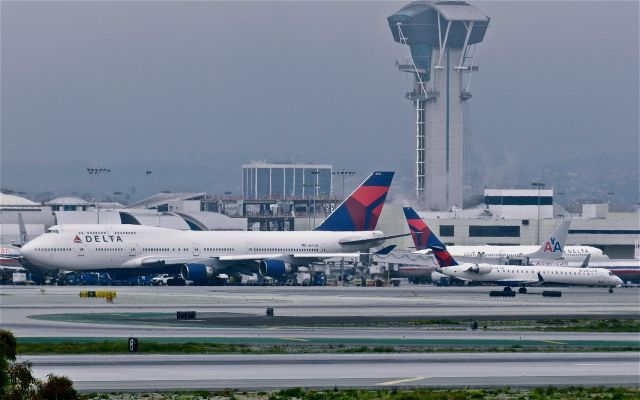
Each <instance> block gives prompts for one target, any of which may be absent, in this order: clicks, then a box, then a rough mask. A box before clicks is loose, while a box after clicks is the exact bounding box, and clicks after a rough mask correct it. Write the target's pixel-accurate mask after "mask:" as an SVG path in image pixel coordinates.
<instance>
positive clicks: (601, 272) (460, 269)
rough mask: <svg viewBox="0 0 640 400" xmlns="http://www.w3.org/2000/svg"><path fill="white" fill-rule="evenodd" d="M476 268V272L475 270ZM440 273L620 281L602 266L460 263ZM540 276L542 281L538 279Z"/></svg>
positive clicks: (498, 279) (503, 279)
mask: <svg viewBox="0 0 640 400" xmlns="http://www.w3.org/2000/svg"><path fill="white" fill-rule="evenodd" d="M474 270H479V272H474ZM438 271H439V272H441V273H443V274H445V275H448V276H451V277H455V278H458V279H462V280H468V281H475V282H495V283H500V284H508V283H515V284H517V283H525V284H526V283H530V284H533V283H536V282H537V283H550V284H561V285H585V286H608V287H615V286H619V285H621V284H622V283H623V282H622V280H620V278H618V277H617V276H615V275H613V274H612V273H611V272H610V271H609V270H607V269H605V268H571V267H541V266H534V265H491V264H468V263H464V264H460V265H454V266H450V267H445V268H440V269H439V270H438ZM540 278H542V280H540Z"/></svg>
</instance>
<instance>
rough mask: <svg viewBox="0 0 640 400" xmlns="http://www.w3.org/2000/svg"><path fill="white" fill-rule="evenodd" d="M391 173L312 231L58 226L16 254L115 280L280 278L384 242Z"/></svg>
mask: <svg viewBox="0 0 640 400" xmlns="http://www.w3.org/2000/svg"><path fill="white" fill-rule="evenodd" d="M392 179H393V172H374V173H373V174H371V176H369V178H367V180H366V181H365V182H364V183H363V184H362V185H361V186H359V187H358V188H357V189H356V190H355V191H354V192H353V193H352V194H351V195H350V196H349V197H348V198H347V199H345V200H344V201H343V202H342V203H341V204H340V206H338V207H337V208H336V209H335V210H334V211H333V212H332V213H331V214H330V215H329V217H327V219H326V220H324V221H323V222H322V224H320V225H319V226H318V227H317V228H316V229H315V230H314V231H306V232H300V231H298V232H261V231H256V232H216V231H178V230H173V229H166V228H158V227H152V226H142V225H57V226H53V227H51V228H50V229H48V230H47V231H46V232H45V233H44V234H43V235H41V236H39V237H37V238H35V239H33V240H32V241H31V242H29V243H27V244H26V245H25V246H24V247H23V248H22V252H21V253H22V256H23V257H24V258H26V259H27V260H28V261H29V262H32V263H35V264H38V265H41V266H46V267H49V268H53V269H61V270H67V271H94V272H108V273H109V274H111V275H113V276H114V277H115V276H118V277H126V276H132V275H139V274H144V273H174V274H177V273H180V274H181V275H182V277H183V278H184V279H188V280H192V281H196V282H204V281H206V280H207V279H208V278H212V277H214V276H215V275H217V274H218V273H220V272H225V273H235V272H238V273H240V272H243V273H252V272H256V271H257V270H259V271H260V272H261V273H262V274H263V275H265V276H272V277H276V276H282V275H284V274H286V273H288V272H291V271H293V270H294V269H295V268H297V267H298V266H302V265H307V264H309V263H310V262H312V261H317V260H322V259H327V258H332V257H340V256H343V255H344V254H345V253H348V254H352V253H354V252H360V251H367V250H368V249H370V248H372V247H376V246H379V245H380V244H382V243H383V242H384V241H385V240H386V239H391V238H395V237H400V236H405V235H392V236H384V234H383V233H382V232H381V231H376V230H375V227H376V224H377V222H378V218H379V216H380V213H381V211H382V207H383V205H384V201H385V198H386V196H387V193H388V191H389V186H390V185H391V181H392Z"/></svg>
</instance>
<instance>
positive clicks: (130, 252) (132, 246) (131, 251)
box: [129, 244, 137, 256]
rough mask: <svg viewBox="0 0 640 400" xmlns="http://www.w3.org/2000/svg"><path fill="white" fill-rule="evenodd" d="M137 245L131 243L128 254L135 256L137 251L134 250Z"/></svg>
mask: <svg viewBox="0 0 640 400" xmlns="http://www.w3.org/2000/svg"><path fill="white" fill-rule="evenodd" d="M136 248H137V246H136V245H135V244H132V245H131V247H130V248H129V255H130V256H136V254H137V251H136Z"/></svg>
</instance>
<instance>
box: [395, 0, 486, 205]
mask: <svg viewBox="0 0 640 400" xmlns="http://www.w3.org/2000/svg"><path fill="white" fill-rule="evenodd" d="M387 20H388V21H389V27H390V28H391V33H392V34H393V39H394V40H395V41H396V42H398V43H401V44H404V45H407V46H409V54H410V55H409V57H407V59H406V60H404V61H398V62H397V64H398V69H399V70H400V71H403V72H407V73H409V74H411V75H412V76H413V85H412V86H413V87H412V90H411V91H410V92H409V93H407V94H406V97H407V99H409V100H411V101H412V102H413V104H414V106H415V112H416V115H415V120H416V167H415V174H416V175H415V189H416V196H417V199H418V201H419V202H420V203H421V205H422V206H424V207H426V208H428V209H431V210H436V211H439V210H448V209H450V208H451V207H453V206H458V207H462V194H463V168H464V160H463V153H464V109H465V107H464V103H465V102H466V101H468V100H469V99H470V98H471V92H469V84H470V80H471V75H472V73H473V72H474V71H476V70H477V69H478V67H477V66H476V65H474V62H473V61H474V60H473V56H474V54H475V45H476V44H477V43H480V42H481V41H482V39H483V38H484V34H485V32H486V30H487V26H488V25H489V17H487V16H486V15H485V14H484V13H482V11H480V10H479V9H477V8H476V7H474V6H472V5H470V4H468V3H466V2H464V1H415V2H413V3H410V4H408V5H406V6H404V7H402V8H401V9H400V10H399V11H397V12H396V13H394V14H393V15H391V16H390V17H389V18H387Z"/></svg>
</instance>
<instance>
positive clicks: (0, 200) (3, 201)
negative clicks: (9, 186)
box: [0, 193, 40, 207]
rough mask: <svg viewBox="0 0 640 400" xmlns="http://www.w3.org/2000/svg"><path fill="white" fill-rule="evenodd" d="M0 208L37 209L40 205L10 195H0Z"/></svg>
mask: <svg viewBox="0 0 640 400" xmlns="http://www.w3.org/2000/svg"><path fill="white" fill-rule="evenodd" d="M0 206H2V207H6V206H9V207H39V206H40V204H39V203H36V202H34V201H31V200H29V199H26V198H24V197H20V196H15V195H12V194H6V193H0Z"/></svg>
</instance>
